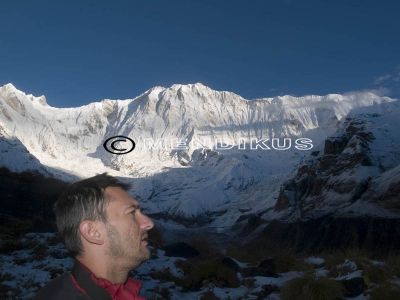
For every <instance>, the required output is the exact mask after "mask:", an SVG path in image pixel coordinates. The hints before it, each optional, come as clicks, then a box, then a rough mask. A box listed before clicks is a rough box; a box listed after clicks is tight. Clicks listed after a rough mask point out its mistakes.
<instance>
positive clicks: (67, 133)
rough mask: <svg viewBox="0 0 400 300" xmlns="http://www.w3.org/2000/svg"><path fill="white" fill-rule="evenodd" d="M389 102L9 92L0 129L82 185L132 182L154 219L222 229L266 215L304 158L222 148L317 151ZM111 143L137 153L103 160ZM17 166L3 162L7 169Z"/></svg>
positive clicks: (369, 96)
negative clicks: (295, 144)
mask: <svg viewBox="0 0 400 300" xmlns="http://www.w3.org/2000/svg"><path fill="white" fill-rule="evenodd" d="M392 101H394V100H393V99H390V98H388V97H382V96H379V95H377V94H375V93H373V92H355V93H348V94H344V95H338V94H330V95H326V96H315V95H311V96H304V97H293V96H282V97H275V98H266V99H258V100H246V99H244V98H242V97H241V96H239V95H237V94H234V93H231V92H220V91H215V90H212V89H211V88H209V87H206V86H204V85H202V84H200V83H196V84H188V85H180V84H175V85H173V86H171V87H169V88H163V87H154V88H152V89H150V90H148V91H146V92H144V93H143V94H141V95H139V96H138V97H136V98H134V99H126V100H110V99H105V100H103V101H101V102H95V103H91V104H88V105H85V106H81V107H77V108H54V107H51V106H49V105H47V104H46V101H45V98H44V97H43V96H42V97H34V96H32V95H26V94H25V93H23V92H21V91H19V90H17V89H16V88H15V87H14V86H12V85H11V84H8V85H5V86H3V87H1V88H0V126H2V127H3V128H4V130H5V131H6V132H8V133H9V134H10V137H12V138H17V139H18V140H19V141H21V143H22V144H23V145H24V146H25V147H26V149H27V150H28V151H29V152H30V153H31V154H32V155H33V156H34V157H36V158H37V159H38V160H39V161H40V163H41V164H43V165H45V166H48V167H52V168H56V169H59V170H62V171H65V172H68V173H71V174H74V175H77V176H82V177H86V176H92V175H94V174H96V173H100V172H104V171H107V172H109V173H110V174H112V175H116V176H122V177H126V178H127V180H130V179H129V178H135V180H134V186H135V193H136V194H137V195H138V196H139V197H140V198H141V200H142V201H143V202H144V204H145V206H146V207H147V208H148V209H149V210H150V211H151V212H152V213H160V214H166V215H174V216H176V217H179V218H187V217H189V218H192V217H195V216H198V215H204V214H205V215H206V216H207V218H205V219H204V220H203V221H204V222H209V221H210V220H215V223H214V224H213V225H214V226H217V227H218V226H224V225H226V224H228V223H232V222H234V221H235V220H236V218H237V216H238V215H240V214H241V212H243V211H246V212H257V211H262V210H265V209H266V208H268V207H272V206H273V205H274V203H275V201H276V196H277V193H278V191H279V185H280V184H281V183H282V182H283V181H284V179H285V178H286V177H287V176H288V174H289V172H290V171H291V170H292V169H293V168H295V166H296V165H297V164H298V163H299V162H300V161H301V160H302V159H303V157H305V156H307V155H308V154H309V151H299V150H296V149H292V148H291V149H290V150H288V151H276V150H272V151H269V150H264V149H258V150H257V151H256V150H249V149H246V150H238V149H237V148H232V149H229V150H218V149H216V148H215V146H216V145H217V144H218V143H219V142H221V141H222V142H224V143H225V144H228V145H234V144H235V143H236V142H237V141H244V142H245V143H250V142H251V140H252V139H267V141H268V139H269V142H267V143H269V145H270V139H272V138H299V137H305V138H311V139H312V141H313V145H314V146H317V145H319V144H320V143H322V142H323V141H324V139H325V138H326V137H327V136H328V135H330V134H332V133H333V132H335V130H336V126H337V122H338V121H340V120H342V119H343V118H345V117H346V116H347V115H348V114H349V113H350V112H351V111H352V110H355V109H359V108H362V107H371V108H372V109H373V110H374V109H375V107H378V106H380V105H381V104H383V103H390V102H392ZM116 135H124V136H128V137H130V138H132V139H134V140H135V141H136V148H135V149H134V151H132V152H131V153H129V154H127V155H113V154H110V153H109V152H107V151H105V149H104V148H103V146H102V145H103V142H104V141H105V139H107V138H108V137H111V136H116ZM143 141H152V142H153V143H155V144H158V145H160V144H163V143H165V144H166V145H171V141H175V142H176V141H185V142H186V146H187V148H186V149H183V150H182V149H179V150H176V149H173V148H171V147H159V146H157V147H149V145H148V144H146V143H144V142H143ZM199 141H200V142H201V143H200V144H199ZM202 145H203V146H202ZM210 145H211V146H210ZM153 146H154V145H153ZM14 163H15V162H14V161H13V160H9V159H5V160H4V161H3V162H2V164H3V165H5V166H8V167H10V168H12V165H13V164H14ZM217 217H218V218H217ZM217 219H218V220H217ZM177 220H178V221H179V220H180V221H182V219H177Z"/></svg>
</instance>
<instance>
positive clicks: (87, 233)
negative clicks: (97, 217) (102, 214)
mask: <svg viewBox="0 0 400 300" xmlns="http://www.w3.org/2000/svg"><path fill="white" fill-rule="evenodd" d="M99 225H100V224H99V222H96V221H82V222H81V224H80V225H79V232H80V234H81V235H82V237H83V238H84V239H85V240H86V241H88V242H89V243H91V244H97V245H103V244H104V236H103V234H102V231H101V228H100V226H99Z"/></svg>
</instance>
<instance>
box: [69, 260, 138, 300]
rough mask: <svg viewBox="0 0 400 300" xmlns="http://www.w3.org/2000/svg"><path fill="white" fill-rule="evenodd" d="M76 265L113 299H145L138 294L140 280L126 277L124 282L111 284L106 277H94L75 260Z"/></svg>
mask: <svg viewBox="0 0 400 300" xmlns="http://www.w3.org/2000/svg"><path fill="white" fill-rule="evenodd" d="M76 265H77V267H79V269H81V270H84V271H85V273H87V274H88V275H89V276H90V279H91V280H92V281H93V282H94V283H95V284H96V285H97V286H99V287H101V288H103V289H104V290H106V292H107V293H108V294H109V295H110V296H111V298H112V299H113V300H146V299H145V298H144V297H142V296H140V295H139V291H140V288H141V286H142V284H141V282H140V281H138V280H135V279H132V278H128V280H127V281H126V282H125V283H124V284H113V283H111V282H110V281H109V280H107V279H104V278H98V277H96V275H94V274H93V273H92V271H90V269H89V268H88V267H86V266H85V265H84V264H83V263H81V262H79V261H77V262H76ZM78 283H79V282H78Z"/></svg>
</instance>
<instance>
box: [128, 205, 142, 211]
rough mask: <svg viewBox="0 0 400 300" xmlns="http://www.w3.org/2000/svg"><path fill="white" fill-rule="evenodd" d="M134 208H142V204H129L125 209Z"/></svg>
mask: <svg viewBox="0 0 400 300" xmlns="http://www.w3.org/2000/svg"><path fill="white" fill-rule="evenodd" d="M131 208H134V209H140V205H139V204H131V205H129V206H128V207H127V208H125V211H127V210H129V209H131Z"/></svg>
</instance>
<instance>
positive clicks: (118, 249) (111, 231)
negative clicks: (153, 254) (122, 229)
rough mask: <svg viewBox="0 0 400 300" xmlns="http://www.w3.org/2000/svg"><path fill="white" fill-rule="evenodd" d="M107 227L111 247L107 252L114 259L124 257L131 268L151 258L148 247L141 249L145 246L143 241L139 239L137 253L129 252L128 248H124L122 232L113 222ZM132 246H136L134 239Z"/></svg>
mask: <svg viewBox="0 0 400 300" xmlns="http://www.w3.org/2000/svg"><path fill="white" fill-rule="evenodd" d="M106 228H107V236H108V240H109V247H108V249H107V250H108V251H107V253H108V254H109V256H110V257H111V258H113V259H117V258H118V259H123V260H125V261H127V263H128V264H129V265H131V266H130V267H131V268H135V267H137V266H138V265H140V264H141V263H142V262H144V261H146V260H148V259H149V258H150V251H149V250H148V249H147V248H146V249H145V250H144V249H141V247H144V246H142V245H141V241H139V243H140V244H139V248H138V250H137V253H136V254H135V255H133V254H131V253H128V250H127V249H124V243H123V239H122V237H121V235H120V233H119V232H118V231H117V230H116V229H115V227H114V226H112V225H111V224H107V225H106ZM130 246H131V247H134V241H132V245H130Z"/></svg>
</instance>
